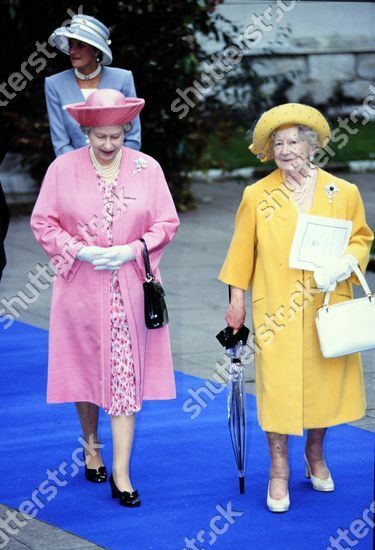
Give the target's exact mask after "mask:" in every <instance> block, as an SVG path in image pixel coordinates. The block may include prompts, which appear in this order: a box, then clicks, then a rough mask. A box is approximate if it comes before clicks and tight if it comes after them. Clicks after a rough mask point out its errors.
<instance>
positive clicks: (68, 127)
mask: <svg viewBox="0 0 375 550" xmlns="http://www.w3.org/2000/svg"><path fill="white" fill-rule="evenodd" d="M99 88H112V89H114V90H119V91H120V92H122V93H123V94H124V95H125V96H126V97H136V92H135V86H134V80H133V75H132V72H131V71H127V70H125V69H117V68H114V67H103V68H102V72H101V77H100V82H99ZM45 94H46V102H47V110H48V117H49V125H50V132H51V139H52V144H53V148H54V150H55V154H56V156H57V157H58V156H59V155H62V154H63V153H67V152H68V151H73V150H74V149H78V148H79V147H84V146H85V145H87V137H86V136H85V134H84V133H83V132H82V131H81V129H80V127H79V124H78V122H76V121H75V120H74V119H73V118H72V117H71V116H70V114H69V113H68V111H67V110H66V106H67V105H70V104H72V103H79V102H82V101H85V98H84V97H83V95H82V92H81V90H80V87H79V86H78V84H77V81H76V78H75V76H74V71H73V69H68V70H67V71H62V72H61V73H58V74H55V75H53V76H49V77H47V78H46V80H45ZM124 145H125V146H126V147H130V148H131V149H135V150H137V151H139V150H140V148H141V123H140V120H139V116H138V117H137V118H135V119H134V120H133V121H132V129H131V130H130V132H127V133H126V135H125V139H124Z"/></svg>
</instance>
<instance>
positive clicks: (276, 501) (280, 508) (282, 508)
mask: <svg viewBox="0 0 375 550" xmlns="http://www.w3.org/2000/svg"><path fill="white" fill-rule="evenodd" d="M270 485H271V480H270V481H269V482H268V489H267V506H268V509H269V510H270V512H287V511H288V510H289V506H290V499H289V491H287V493H286V496H285V497H283V498H272V497H271V495H270Z"/></svg>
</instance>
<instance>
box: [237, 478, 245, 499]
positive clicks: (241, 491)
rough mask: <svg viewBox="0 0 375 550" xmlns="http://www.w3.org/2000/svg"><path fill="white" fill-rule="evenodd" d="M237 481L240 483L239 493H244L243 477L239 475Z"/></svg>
mask: <svg viewBox="0 0 375 550" xmlns="http://www.w3.org/2000/svg"><path fill="white" fill-rule="evenodd" d="M238 481H239V483H240V494H241V495H244V494H245V478H244V477H239V478H238Z"/></svg>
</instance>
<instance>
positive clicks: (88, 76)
mask: <svg viewBox="0 0 375 550" xmlns="http://www.w3.org/2000/svg"><path fill="white" fill-rule="evenodd" d="M101 70H102V66H101V65H100V64H99V65H98V66H97V68H96V69H95V71H93V72H92V73H90V74H83V73H80V72H79V70H78V69H74V74H75V75H76V77H77V78H79V79H80V80H91V79H92V78H95V77H96V76H98V74H100V72H101Z"/></svg>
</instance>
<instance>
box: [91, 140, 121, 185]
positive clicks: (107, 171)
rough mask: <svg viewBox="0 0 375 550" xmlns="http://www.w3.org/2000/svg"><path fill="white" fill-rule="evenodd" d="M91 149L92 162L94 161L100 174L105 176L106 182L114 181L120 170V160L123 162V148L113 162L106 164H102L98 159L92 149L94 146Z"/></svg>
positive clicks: (102, 176)
mask: <svg viewBox="0 0 375 550" xmlns="http://www.w3.org/2000/svg"><path fill="white" fill-rule="evenodd" d="M89 151H90V158H91V162H92V164H93V166H94V168H95V170H96V171H97V173H98V174H99V176H100V177H101V178H103V180H105V181H106V182H111V181H114V180H115V179H116V177H117V175H118V173H119V171H120V162H121V158H122V149H120V150H119V151H118V153H117V154H116V156H115V158H114V159H113V161H112V162H111V164H106V165H104V164H101V163H100V162H99V161H98V159H97V158H96V156H95V153H94V151H93V150H92V147H90V149H89Z"/></svg>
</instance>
